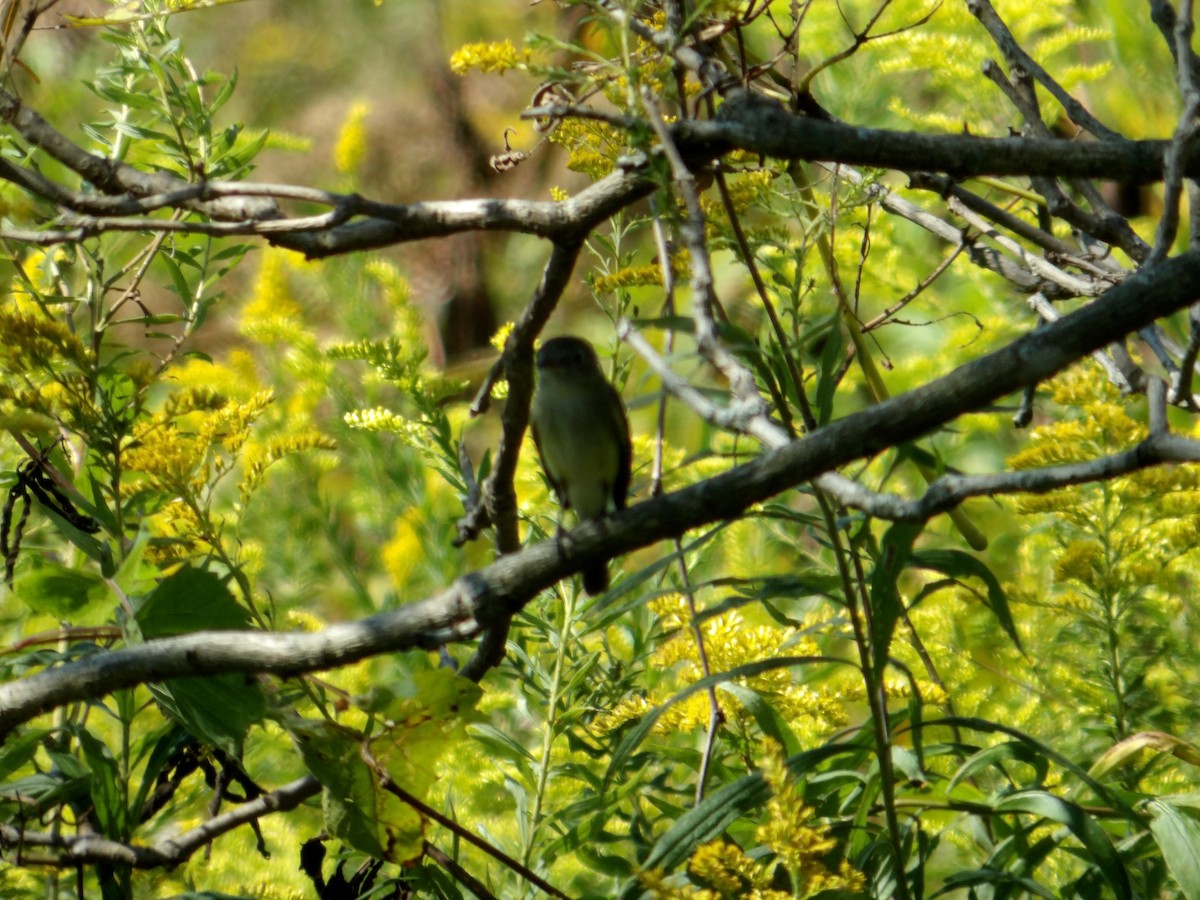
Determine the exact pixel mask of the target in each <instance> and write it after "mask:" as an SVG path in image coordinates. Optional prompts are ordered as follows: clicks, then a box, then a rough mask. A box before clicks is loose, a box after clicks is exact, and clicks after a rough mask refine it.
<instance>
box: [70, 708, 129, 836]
mask: <svg viewBox="0 0 1200 900" xmlns="http://www.w3.org/2000/svg"><path fill="white" fill-rule="evenodd" d="M76 738H77V739H78V740H79V747H80V749H81V750H83V758H84V760H86V762H87V767H88V776H89V781H88V788H89V793H90V794H91V797H92V809H93V811H94V813H95V816H96V829H97V830H98V831H99V832H100V834H102V835H103V836H104V837H107V838H111V839H113V840H116V841H125V840H127V839H128V838H129V814H128V810H127V809H126V808H125V803H124V794H123V791H122V789H121V772H120V769H119V767H118V766H117V761H116V759H114V758H113V755H112V751H111V750H109V749H108V747H106V746H105V745H104V744H102V743H101V742H100V741H99V740H98V739H97V738H96V737H95V736H94V735H92V734H91V732H89V731H86V730H84V729H82V728H81V729H79V730H78V732H77V734H76Z"/></svg>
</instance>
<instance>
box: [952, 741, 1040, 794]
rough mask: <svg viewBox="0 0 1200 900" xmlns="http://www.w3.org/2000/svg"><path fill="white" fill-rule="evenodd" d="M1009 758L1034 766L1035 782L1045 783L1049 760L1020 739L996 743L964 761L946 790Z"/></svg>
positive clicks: (1038, 783) (998, 765)
mask: <svg viewBox="0 0 1200 900" xmlns="http://www.w3.org/2000/svg"><path fill="white" fill-rule="evenodd" d="M1008 760H1015V761H1017V762H1021V763H1025V764H1026V765H1029V766H1032V767H1033V769H1034V773H1035V775H1036V781H1035V784H1037V785H1039V786H1040V785H1042V784H1043V783H1045V780H1046V775H1047V773H1048V772H1049V770H1050V762H1049V760H1047V759H1046V757H1045V756H1043V755H1042V754H1040V753H1038V752H1037V751H1036V750H1035V749H1034V748H1033V747H1031V746H1029V745H1028V744H1025V743H1022V742H1020V741H1005V742H1004V743H1002V744H996V745H995V746H992V747H988V748H986V749H984V750H980V751H979V752H978V753H976V754H975V755H974V756H972V757H971V758H970V759H968V760H967V761H966V762H965V763H963V764H962V766H960V767H959V770H958V771H957V772H955V773H954V777H953V778H951V779H950V784H949V785H948V786H947V788H946V792H947V793H949V792H951V791H953V790H954V788H955V787H956V786H957V785H958V784H959V783H960V782H962V781H965V780H966V779H968V778H972V777H974V776H975V774H976V773H977V772H979V771H981V770H982V769H986V768H990V767H991V766H997V767H1000V765H1001V763H1004V762H1006V761H1008Z"/></svg>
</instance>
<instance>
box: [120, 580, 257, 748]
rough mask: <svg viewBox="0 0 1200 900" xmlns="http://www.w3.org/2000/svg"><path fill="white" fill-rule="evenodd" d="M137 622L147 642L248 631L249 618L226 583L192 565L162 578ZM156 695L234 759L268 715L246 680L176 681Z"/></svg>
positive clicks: (251, 683)
mask: <svg viewBox="0 0 1200 900" xmlns="http://www.w3.org/2000/svg"><path fill="white" fill-rule="evenodd" d="M135 619H136V623H137V626H138V628H139V629H140V631H141V635H142V638H144V639H145V640H153V639H154V638H161V637H171V636H174V635H179V634H190V633H193V632H196V631H210V630H213V631H226V630H237V629H245V628H247V627H249V614H248V613H247V612H246V610H245V609H244V608H243V607H242V606H241V605H239V604H238V602H237V601H236V600H235V599H234V597H233V594H232V593H231V592H230V590H229V588H228V586H227V585H226V583H225V581H224V579H222V578H220V577H219V576H217V575H216V574H214V573H213V572H209V571H207V570H206V569H197V568H194V567H191V566H185V567H183V568H181V569H179V570H177V571H176V572H174V573H172V574H171V575H169V576H167V577H166V578H165V579H163V580H162V582H160V583H159V585H158V586H157V587H156V588H155V589H154V590H153V591H151V592H150V594H149V595H147V596H146V597H145V599H143V601H142V602H141V604H140V605H139V606H138V609H137V613H136V616H135ZM151 690H152V691H153V693H154V695H155V698H156V699H157V700H158V701H159V703H161V704H162V706H163V707H164V708H165V709H166V710H167V711H168V712H169V713H170V714H171V715H172V717H174V718H175V719H176V721H178V722H179V723H180V724H181V725H183V726H184V727H185V728H187V729H188V730H189V731H190V732H191V733H192V734H194V735H195V736H196V737H198V738H200V739H201V740H203V741H206V742H207V743H210V744H213V745H214V746H217V747H220V748H221V749H222V750H224V751H225V752H226V753H229V754H230V755H232V756H239V755H240V754H241V748H242V741H243V740H244V739H245V737H246V732H247V731H248V730H249V728H250V726H251V725H253V724H255V723H256V722H259V721H261V720H262V718H263V716H264V715H265V714H266V701H265V699H264V698H263V695H262V690H261V689H260V688H259V686H258V683H257V682H256V681H254V680H252V679H250V678H247V676H245V675H239V674H230V675H216V676H210V677H204V678H175V679H172V680H171V681H169V682H166V683H163V684H156V685H151Z"/></svg>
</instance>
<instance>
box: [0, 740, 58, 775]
mask: <svg viewBox="0 0 1200 900" xmlns="http://www.w3.org/2000/svg"><path fill="white" fill-rule="evenodd" d="M51 734H53V732H52V731H49V730H47V729H41V728H39V729H37V730H36V731H29V732H26V733H24V734H21V735H19V736H18V737H10V738H9V739H8V740H7V741H5V742H4V748H3V750H0V782H3V781H5V780H6V779H8V778H10V777H11V776H12V774H13V773H14V772H16V771H17V770H18V769H20V768H21V767H22V766H24V765H25V764H26V763H27V762H29V761H30V760H31V759H33V755H34V754H35V753H37V751H38V747H40V746H41V744H42V741H43V740H45V739H46V738H47V737H48V736H49V735H51Z"/></svg>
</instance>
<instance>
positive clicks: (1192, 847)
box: [1146, 800, 1200, 900]
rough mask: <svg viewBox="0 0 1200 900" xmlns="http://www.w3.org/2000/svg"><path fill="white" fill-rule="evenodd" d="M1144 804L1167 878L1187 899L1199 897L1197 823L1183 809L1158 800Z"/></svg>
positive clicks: (1199, 834)
mask: <svg viewBox="0 0 1200 900" xmlns="http://www.w3.org/2000/svg"><path fill="white" fill-rule="evenodd" d="M1146 806H1147V807H1148V808H1149V810H1150V814H1151V815H1152V816H1153V817H1154V818H1153V819H1151V820H1150V833H1151V834H1152V835H1154V840H1155V841H1156V842H1157V843H1158V847H1159V849H1160V850H1162V855H1163V859H1164V860H1165V861H1166V863H1167V870H1168V871H1169V872H1170V873H1171V877H1172V878H1174V879H1175V881H1176V883H1177V884H1178V885H1179V889H1180V890H1181V891H1183V895H1184V896H1185V897H1187V900H1200V822H1197V821H1196V817H1195V816H1194V815H1193V814H1191V813H1190V812H1188V811H1187V810H1182V809H1180V808H1179V807H1177V806H1172V805H1171V804H1170V803H1165V802H1163V801H1162V800H1151V801H1150V802H1149V803H1147V804H1146Z"/></svg>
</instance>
